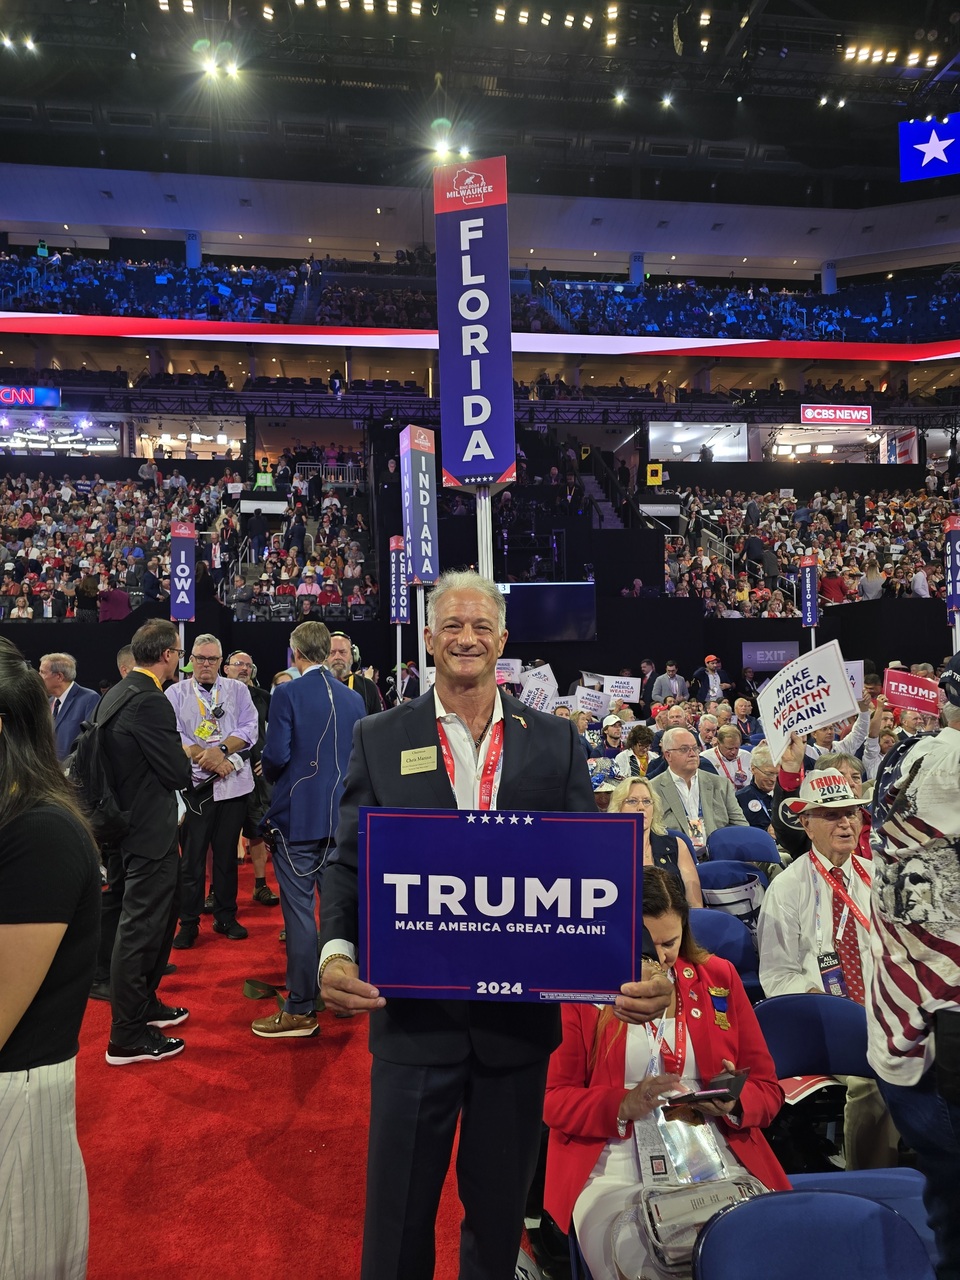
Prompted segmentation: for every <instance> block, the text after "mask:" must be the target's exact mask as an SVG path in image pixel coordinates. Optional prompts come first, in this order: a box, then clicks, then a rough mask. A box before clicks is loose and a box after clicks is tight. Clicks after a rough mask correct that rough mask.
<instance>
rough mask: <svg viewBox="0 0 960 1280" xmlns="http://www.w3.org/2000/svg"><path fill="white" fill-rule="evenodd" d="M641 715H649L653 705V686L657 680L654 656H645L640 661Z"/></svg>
mask: <svg viewBox="0 0 960 1280" xmlns="http://www.w3.org/2000/svg"><path fill="white" fill-rule="evenodd" d="M640 681H641V683H640V715H641V716H642V717H648V716H649V715H650V714H651V708H652V707H653V703H654V697H653V686H654V685H655V684H656V681H657V668H656V665H655V663H654V661H653V659H652V658H644V659H642V661H641V663H640Z"/></svg>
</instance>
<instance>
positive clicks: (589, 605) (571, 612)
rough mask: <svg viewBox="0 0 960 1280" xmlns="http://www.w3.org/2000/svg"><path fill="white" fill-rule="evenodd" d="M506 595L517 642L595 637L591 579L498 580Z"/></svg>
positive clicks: (512, 634) (594, 597) (509, 622)
mask: <svg viewBox="0 0 960 1280" xmlns="http://www.w3.org/2000/svg"><path fill="white" fill-rule="evenodd" d="M497 586H498V587H499V588H500V590H501V591H502V592H503V594H504V595H505V596H506V598H507V630H508V631H509V632H510V640H511V642H512V643H515V644H546V643H548V642H549V641H551V640H596V638H597V594H596V588H595V586H594V584H593V583H592V582H498V583H497Z"/></svg>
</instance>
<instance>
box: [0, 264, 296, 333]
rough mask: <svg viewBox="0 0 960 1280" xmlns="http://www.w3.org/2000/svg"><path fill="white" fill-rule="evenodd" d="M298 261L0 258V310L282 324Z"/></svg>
mask: <svg viewBox="0 0 960 1280" xmlns="http://www.w3.org/2000/svg"><path fill="white" fill-rule="evenodd" d="M297 281H298V271H297V267H296V266H293V265H291V266H289V267H285V266H281V267H265V266H245V265H243V264H234V265H231V266H215V265H214V264H212V263H208V264H207V265H205V266H203V267H199V268H194V269H191V268H187V267H184V266H182V265H177V264H175V263H173V262H170V261H169V260H166V259H164V260H161V261H158V262H133V261H129V260H128V261H113V260H111V259H107V258H87V257H75V256H73V255H72V254H71V255H61V254H59V253H57V254H53V255H51V256H50V257H49V258H34V257H30V258H27V259H26V260H21V259H19V258H18V257H17V256H16V255H14V254H10V253H7V254H4V255H2V256H0V299H2V300H3V310H5V311H25V312H27V311H29V312H35V311H39V312H52V313H55V314H58V315H94V316H149V317H151V318H156V319H163V320H234V321H251V320H255V321H260V322H263V323H265V324H284V323H286V322H287V321H288V320H289V318H290V312H291V310H292V308H293V300H294V296H295V293H296V286H297Z"/></svg>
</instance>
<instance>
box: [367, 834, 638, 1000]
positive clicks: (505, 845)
mask: <svg viewBox="0 0 960 1280" xmlns="http://www.w3.org/2000/svg"><path fill="white" fill-rule="evenodd" d="M598 823H599V824H600V828H602V830H600V829H598V826H597V824H598ZM642 833H643V828H642V822H641V820H640V819H638V818H636V817H634V816H633V815H629V814H611V815H606V814H585V813H524V812H520V811H518V812H510V811H509V810H465V809H460V810H457V809H361V810H360V845H359V886H360V911H359V916H360V938H359V941H360V948H359V951H360V954H359V965H360V976H361V978H362V979H363V980H364V981H365V982H372V983H374V984H375V985H376V986H377V987H378V988H379V989H380V991H381V993H382V994H384V995H386V996H387V997H388V998H389V997H390V996H391V995H393V996H408V997H414V998H416V999H419V1000H423V999H438V1000H440V999H442V1000H514V1001H516V1000H520V1001H524V1000H526V1001H533V1002H539V1001H543V1000H549V1001H553V1000H564V1001H591V1002H605V1003H612V1002H613V1000H615V999H616V997H617V995H618V994H619V991H620V987H621V985H622V984H623V983H624V982H635V981H637V980H638V979H639V975H640V939H641V929H642V923H643V922H642V907H641V894H642V869H643V834H642Z"/></svg>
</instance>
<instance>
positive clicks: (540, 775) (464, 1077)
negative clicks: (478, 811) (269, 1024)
mask: <svg viewBox="0 0 960 1280" xmlns="http://www.w3.org/2000/svg"><path fill="white" fill-rule="evenodd" d="M427 619H428V625H427V629H426V639H427V649H428V651H429V652H430V653H431V654H432V655H433V657H434V661H435V663H436V685H435V689H434V691H433V692H431V693H428V694H426V695H424V696H423V697H422V698H419V699H418V700H417V701H415V702H410V703H403V704H401V706H399V707H398V708H397V709H396V710H393V711H390V712H388V713H387V714H386V715H382V716H369V717H366V718H364V719H362V720H360V721H359V722H358V724H357V725H356V726H355V728H354V736H353V755H352V757H351V761H350V768H349V772H348V775H347V783H346V791H345V793H344V797H343V800H342V801H341V805H340V825H339V828H338V831H337V857H336V859H335V861H334V862H333V863H331V864H330V865H329V866H328V868H327V872H326V879H325V881H324V897H323V910H322V929H321V944H322V946H321V962H320V975H321V984H322V985H321V994H322V996H323V999H324V1001H325V1003H326V1005H327V1006H328V1007H329V1008H332V1009H333V1010H335V1011H339V1012H354V1013H356V1012H361V1011H365V1010H366V1011H371V1012H373V1016H372V1017H371V1019H370V1050H371V1052H372V1054H373V1057H374V1062H373V1071H372V1077H371V1114H370V1147H369V1154H368V1163H367V1197H366V1222H365V1227H364V1249H363V1263H362V1268H361V1280H429V1278H430V1277H432V1276H433V1270H434V1224H435V1219H436V1212H437V1205H438V1202H439V1197H440V1189H441V1187H442V1184H443V1179H444V1175H445V1173H446V1169H447V1166H448V1164H449V1160H450V1152H451V1149H452V1144H453V1139H454V1134H455V1131H456V1126H457V1121H458V1119H459V1120H460V1146H459V1154H458V1157H457V1169H458V1175H459V1189H460V1198H461V1200H462V1202H463V1205H464V1221H463V1225H462V1228H461V1243H460V1278H461V1280H512V1277H513V1274H514V1269H515V1265H516V1259H517V1251H518V1246H519V1241H520V1231H521V1227H522V1223H523V1211H524V1204H525V1201H526V1196H527V1192H528V1189H529V1186H530V1181H531V1178H532V1175H533V1172H534V1169H535V1166H536V1161H537V1155H538V1152H539V1147H540V1127H541V1126H540V1120H541V1114H542V1105H543V1090H544V1084H545V1081H546V1070H547V1060H548V1058H549V1055H550V1054H551V1052H552V1051H553V1050H554V1049H555V1048H556V1046H557V1044H558V1043H559V1040H560V1015H559V1009H557V1008H552V1007H551V1008H548V1007H544V1006H543V1005H537V1004H526V1003H524V1004H509V1003H503V1004H500V1003H495V1002H482V1001H477V1002H470V1001H434V1000H398V999H394V998H391V1000H390V1001H389V1003H388V1002H387V1001H385V1000H384V999H383V998H382V997H381V996H380V995H379V992H378V991H377V989H376V987H373V986H371V985H370V984H368V983H365V982H361V981H360V979H359V977H358V972H359V971H358V968H357V965H356V963H355V957H356V954H357V952H356V948H357V938H358V930H357V910H358V885H357V827H358V812H359V809H360V807H361V806H365V805H366V806H370V805H383V806H388V807H404V808H406V807H416V808H446V809H450V808H462V809H473V808H480V807H484V808H502V809H517V808H522V809H537V810H566V811H573V812H585V813H588V812H595V811H596V806H595V802H594V799H593V792H592V788H591V785H590V781H589V776H588V773H587V769H586V765H585V762H584V758H583V752H582V750H581V748H580V745H579V743H578V741H577V737H576V732H575V730H574V728H573V725H572V724H571V722H570V721H569V720H563V719H560V718H559V717H556V716H546V715H541V714H539V713H537V712H531V711H530V709H529V708H528V707H526V706H524V705H523V704H521V703H519V702H518V701H517V700H516V699H514V698H512V697H510V696H509V695H507V694H502V693H500V692H499V691H498V689H497V683H496V663H497V658H498V657H499V656H500V655H501V653H502V652H503V647H504V644H505V642H506V639H507V633H506V631H505V629H504V622H505V602H504V598H503V596H502V595H501V594H500V593H499V592H498V591H497V589H496V587H495V586H494V585H493V584H492V583H491V582H488V581H487V580H486V579H483V578H481V577H480V576H479V575H478V574H475V573H449V574H444V576H443V577H442V578H441V579H440V581H439V583H438V584H437V586H436V587H435V589H434V591H433V592H432V594H431V596H430V600H429V604H428V612H427ZM438 726H439V729H438ZM441 729H442V731H443V735H444V737H443V740H442V742H441V737H440V730H441ZM444 746H445V747H446V749H447V751H446V753H445V752H444V750H443V747H444ZM411 748H419V749H421V754H424V752H430V751H431V749H432V753H433V758H434V760H435V766H434V767H433V768H431V769H429V770H428V771H427V772H423V773H410V772H407V773H405V772H404V770H403V764H402V756H403V754H404V753H405V752H408V751H409V750H410V749H411ZM500 751H502V761H501V769H500V772H499V778H500V781H499V786H498V788H497V789H496V790H495V791H494V792H493V794H492V795H491V796H486V797H485V796H484V795H483V794H482V787H483V783H482V781H481V775H482V774H483V773H485V771H486V770H487V768H488V767H489V766H490V764H491V761H492V760H494V759H496V755H497V753H499V752H500ZM447 753H449V756H450V757H451V759H450V763H449V767H448V766H447V765H445V763H444V756H445V754H447ZM481 762H482V764H483V768H482V769H481V767H480V766H481ZM451 775H452V776H451ZM485 798H486V799H487V803H485V804H484V803H483V800H484V799H485ZM662 985H665V984H660V983H659V982H657V983H653V984H636V985H635V986H633V985H631V986H625V987H624V988H623V992H624V994H623V995H621V996H620V997H618V1004H619V1006H620V1008H619V1009H618V1016H620V1017H621V1018H622V1019H624V1020H628V1021H629V1020H633V1021H638V1022H639V1021H642V1020H643V1018H644V1017H647V1016H652V1015H655V1014H656V1013H658V1012H659V1011H660V1010H662V1008H664V1007H665V1000H666V998H667V997H666V992H665V991H663V990H662V989H661V987H662ZM374 1011H375V1012H374Z"/></svg>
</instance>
